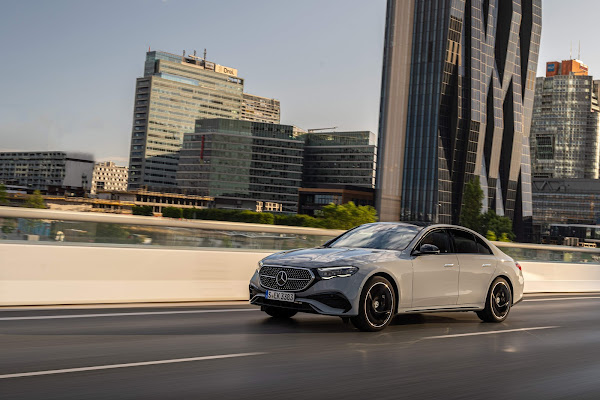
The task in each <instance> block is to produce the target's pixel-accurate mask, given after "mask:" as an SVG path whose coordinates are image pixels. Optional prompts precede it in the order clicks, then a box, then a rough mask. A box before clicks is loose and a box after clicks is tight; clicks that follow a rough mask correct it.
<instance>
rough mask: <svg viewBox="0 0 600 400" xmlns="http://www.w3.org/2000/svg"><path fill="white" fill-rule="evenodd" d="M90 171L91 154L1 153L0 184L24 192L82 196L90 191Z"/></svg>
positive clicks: (91, 170)
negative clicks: (22, 189) (37, 191)
mask: <svg viewBox="0 0 600 400" xmlns="http://www.w3.org/2000/svg"><path fill="white" fill-rule="evenodd" d="M93 170H94V158H93V156H92V155H91V154H83V153H74V152H64V151H37V152H28V151H27V152H2V153H0V182H1V183H4V184H6V185H15V186H20V187H23V188H26V190H27V191H32V190H40V191H41V192H42V193H55V194H65V193H70V192H72V191H76V192H78V193H81V194H84V193H85V192H89V190H90V186H91V183H92V174H93Z"/></svg>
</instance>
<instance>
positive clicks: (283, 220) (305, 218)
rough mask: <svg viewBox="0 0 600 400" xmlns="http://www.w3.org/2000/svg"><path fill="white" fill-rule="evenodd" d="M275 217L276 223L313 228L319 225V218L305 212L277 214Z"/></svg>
mask: <svg viewBox="0 0 600 400" xmlns="http://www.w3.org/2000/svg"><path fill="white" fill-rule="evenodd" d="M274 219H275V222H274V223H275V225H287V226H306V227H313V228H315V227H317V226H318V225H319V223H318V220H317V218H315V217H311V216H310V215H305V214H296V215H275V216H274Z"/></svg>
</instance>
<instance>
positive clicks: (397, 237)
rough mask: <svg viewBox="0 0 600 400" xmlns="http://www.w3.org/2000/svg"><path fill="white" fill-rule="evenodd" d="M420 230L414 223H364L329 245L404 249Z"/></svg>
mask: <svg viewBox="0 0 600 400" xmlns="http://www.w3.org/2000/svg"><path fill="white" fill-rule="evenodd" d="M420 230H421V228H420V227H417V226H412V225H396V224H373V225H363V226H359V227H358V228H356V229H353V230H351V231H349V232H346V233H345V234H343V235H342V236H340V237H339V238H338V239H336V240H335V241H334V242H333V243H330V244H329V246H328V247H355V248H363V249H382V250H404V249H405V248H406V246H408V244H409V243H410V242H411V240H413V239H414V237H415V236H416V235H417V233H418V232H419V231H420Z"/></svg>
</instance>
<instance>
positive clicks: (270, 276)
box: [258, 265, 315, 292]
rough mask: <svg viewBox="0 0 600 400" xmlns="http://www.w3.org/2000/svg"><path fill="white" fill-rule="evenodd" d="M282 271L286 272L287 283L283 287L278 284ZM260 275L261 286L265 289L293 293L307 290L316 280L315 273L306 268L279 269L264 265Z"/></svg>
mask: <svg viewBox="0 0 600 400" xmlns="http://www.w3.org/2000/svg"><path fill="white" fill-rule="evenodd" d="M282 271H283V272H285V275H286V276H287V281H286V282H285V283H284V284H283V285H280V284H279V283H278V282H277V275H278V274H279V273H280V272H282ZM258 275H259V278H260V284H261V286H262V287H264V288H267V289H273V290H289V291H293V292H298V291H301V290H304V289H306V288H307V287H308V286H309V285H310V284H311V283H312V281H313V280H314V279H315V277H314V275H313V273H312V272H310V270H309V269H306V268H293V267H278V266H272V265H264V266H263V267H262V268H261V269H260V272H259V274H258ZM280 283H281V282H280Z"/></svg>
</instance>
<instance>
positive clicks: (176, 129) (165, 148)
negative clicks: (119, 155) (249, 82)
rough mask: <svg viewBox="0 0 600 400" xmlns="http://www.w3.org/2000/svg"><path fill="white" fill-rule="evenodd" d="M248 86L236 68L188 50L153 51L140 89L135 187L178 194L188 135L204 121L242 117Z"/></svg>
mask: <svg viewBox="0 0 600 400" xmlns="http://www.w3.org/2000/svg"><path fill="white" fill-rule="evenodd" d="M243 88H244V80H243V79H242V78H240V77H238V76H237V70H236V69H234V68H229V67H224V66H222V65H218V64H215V63H213V62H210V61H207V60H205V59H204V58H200V57H196V56H195V54H194V55H188V56H186V55H185V52H184V53H183V55H176V54H171V53H166V52H162V51H149V52H147V53H146V62H145V65H144V76H143V77H141V78H138V79H137V81H136V88H135V106H134V112H133V129H132V134H131V150H130V159H129V188H130V189H132V190H135V189H140V188H149V189H152V190H163V191H164V190H166V191H169V190H174V189H175V188H176V174H177V163H178V160H179V151H180V150H181V145H182V143H183V136H184V134H185V133H190V132H193V131H194V127H195V122H196V120H197V119H199V118H219V117H220V118H232V119H239V118H240V117H241V113H242V101H243V95H242V93H243Z"/></svg>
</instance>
